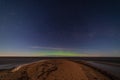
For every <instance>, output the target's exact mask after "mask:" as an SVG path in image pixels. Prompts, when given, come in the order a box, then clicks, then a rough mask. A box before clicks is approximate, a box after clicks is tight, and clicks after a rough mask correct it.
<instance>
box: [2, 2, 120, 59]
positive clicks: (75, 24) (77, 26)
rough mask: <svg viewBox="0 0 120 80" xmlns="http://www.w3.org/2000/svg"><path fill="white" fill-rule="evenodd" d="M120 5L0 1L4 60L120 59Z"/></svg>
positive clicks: (106, 3)
mask: <svg viewBox="0 0 120 80" xmlns="http://www.w3.org/2000/svg"><path fill="white" fill-rule="evenodd" d="M119 4H120V1H119V0H118V1H109V2H108V1H101V2H99V1H96V2H92V1H91V0H89V1H86V2H84V1H81V0H80V1H72V0H69V1H67V0H64V1H54V0H46V1H41V0H0V56H88V57H89V56H101V57H102V56H106V57H109V56H110V57H120V22H119V21H120V11H119V9H120V5H119Z"/></svg>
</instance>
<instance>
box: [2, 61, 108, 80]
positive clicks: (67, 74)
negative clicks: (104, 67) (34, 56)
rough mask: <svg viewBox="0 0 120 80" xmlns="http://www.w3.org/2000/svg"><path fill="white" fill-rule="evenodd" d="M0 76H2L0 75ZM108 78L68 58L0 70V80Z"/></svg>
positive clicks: (99, 79) (85, 79)
mask: <svg viewBox="0 0 120 80" xmlns="http://www.w3.org/2000/svg"><path fill="white" fill-rule="evenodd" d="M1 76H2V77H1ZM9 79H11V80H110V79H109V78H108V77H106V76H105V75H103V74H101V73H99V72H98V71H96V70H94V69H92V68H90V67H87V66H85V65H83V64H78V63H75V62H72V61H68V60H60V59H59V60H45V61H42V62H41V61H40V62H35V63H31V64H27V65H23V66H19V67H17V68H15V69H13V70H10V71H2V72H0V80H9Z"/></svg>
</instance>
